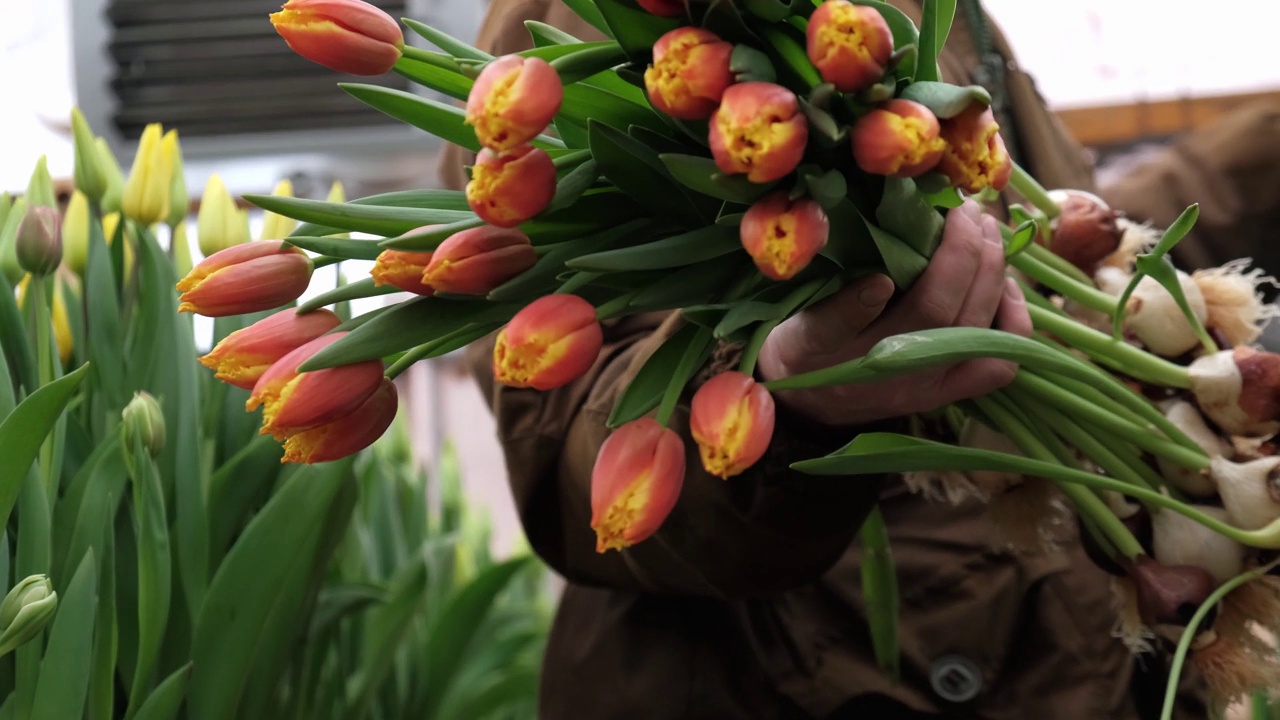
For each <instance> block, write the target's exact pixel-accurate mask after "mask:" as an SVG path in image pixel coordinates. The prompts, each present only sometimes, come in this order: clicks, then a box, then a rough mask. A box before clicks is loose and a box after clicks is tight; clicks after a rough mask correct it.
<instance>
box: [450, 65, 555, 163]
mask: <svg viewBox="0 0 1280 720" xmlns="http://www.w3.org/2000/svg"><path fill="white" fill-rule="evenodd" d="M563 99H564V86H563V85H562V84H561V83H560V76H559V75H558V74H556V71H555V68H553V67H551V65H550V64H549V63H548V62H547V61H546V60H543V59H541V58H536V57H531V58H525V57H521V56H519V55H504V56H502V57H500V58H498V59H497V60H494V61H493V62H491V63H489V64H488V65H486V66H485V68H484V70H482V71H481V72H480V76H479V77H477V78H476V82H475V85H473V86H472V87H471V94H470V95H469V96H467V116H466V117H467V124H468V125H471V126H472V127H473V128H475V131H476V138H477V139H479V140H480V144H481V145H484V146H485V147H487V148H490V149H493V150H510V149H512V148H514V147H517V146H519V145H523V144H525V143H527V142H529V141H530V140H532V139H534V138H535V137H537V136H538V134H539V133H541V132H542V131H543V130H544V129H546V127H547V124H548V123H550V122H551V119H552V118H554V117H555V116H556V113H558V112H560V102H561V101H562V100H563Z"/></svg>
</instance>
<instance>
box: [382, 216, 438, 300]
mask: <svg viewBox="0 0 1280 720" xmlns="http://www.w3.org/2000/svg"><path fill="white" fill-rule="evenodd" d="M414 232H417V231H416V230H415V231H414ZM430 263H431V253H429V252H410V251H405V250H383V251H382V252H381V253H379V254H378V259H377V261H376V262H375V263H374V265H373V269H372V270H370V271H369V275H370V276H372V277H373V284H374V285H377V286H382V285H390V286H392V287H397V288H400V289H401V290H404V291H405V292H411V293H415V294H417V295H424V296H430V295H433V294H435V289H433V288H432V287H431V286H430V285H427V284H426V283H424V282H422V273H423V271H424V270H426V268H427V265H428V264H430Z"/></svg>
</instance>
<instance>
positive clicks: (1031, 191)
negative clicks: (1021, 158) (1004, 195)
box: [1009, 163, 1060, 220]
mask: <svg viewBox="0 0 1280 720" xmlns="http://www.w3.org/2000/svg"><path fill="white" fill-rule="evenodd" d="M1009 184H1010V185H1012V186H1013V189H1014V190H1017V191H1018V194H1019V195H1021V196H1022V197H1024V198H1026V199H1027V201H1028V202H1030V203H1031V204H1032V205H1035V206H1036V207H1037V208H1039V209H1040V212H1043V213H1044V214H1045V216H1046V217H1048V218H1049V219H1051V220H1052V219H1053V218H1056V217H1058V213H1059V212H1060V211H1059V209H1058V203H1056V202H1054V201H1053V198H1051V197H1049V193H1048V191H1047V190H1045V189H1044V186H1043V185H1041V184H1040V183H1039V182H1038V181H1036V179H1035V178H1033V177H1031V173H1029V172H1027V171H1026V170H1024V169H1022V166H1021V165H1019V164H1018V163H1014V164H1013V172H1011V173H1010V174H1009Z"/></svg>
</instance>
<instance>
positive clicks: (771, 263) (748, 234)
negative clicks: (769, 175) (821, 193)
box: [738, 190, 829, 280]
mask: <svg viewBox="0 0 1280 720" xmlns="http://www.w3.org/2000/svg"><path fill="white" fill-rule="evenodd" d="M828 231H829V223H828V222H827V214H826V213H825V212H823V210H822V206H820V205H818V203H816V202H814V201H813V200H810V199H808V198H801V199H800V200H794V201H793V200H791V199H790V198H789V197H788V195H787V191H785V190H779V191H778V192H774V193H770V194H769V195H766V196H765V197H763V198H761V199H759V200H757V201H756V202H755V204H754V205H752V206H751V208H750V209H749V210H747V213H746V215H744V216H743V218H742V224H741V225H740V226H739V227H738V233H739V236H740V237H741V239H742V246H743V247H744V248H746V250H747V254H749V255H751V259H752V260H754V261H755V263H756V267H757V268H759V269H760V272H761V273H762V274H764V275H765V276H766V277H769V278H772V279H774V280H787V279H790V278H792V277H794V276H795V275H796V273H798V272H800V271H801V270H803V269H805V268H806V267H807V266H808V265H809V263H810V261H812V260H813V257H814V256H815V255H817V254H818V253H819V252H821V251H822V248H824V247H826V245H827V235H828Z"/></svg>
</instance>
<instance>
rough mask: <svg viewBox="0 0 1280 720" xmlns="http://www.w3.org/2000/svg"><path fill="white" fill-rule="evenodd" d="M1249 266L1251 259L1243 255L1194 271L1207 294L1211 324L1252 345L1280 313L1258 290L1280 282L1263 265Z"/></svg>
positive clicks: (1231, 338)
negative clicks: (1227, 261) (1221, 264)
mask: <svg viewBox="0 0 1280 720" xmlns="http://www.w3.org/2000/svg"><path fill="white" fill-rule="evenodd" d="M1248 267H1249V259H1248V258H1240V259H1238V260H1232V261H1231V262H1229V263H1227V264H1226V265H1223V266H1221V267H1216V268H1208V269H1205V270H1197V271H1195V272H1194V273H1193V274H1192V275H1191V279H1192V280H1193V281H1195V283H1196V285H1197V286H1198V287H1199V288H1200V294H1201V295H1203V296H1204V301H1205V305H1206V307H1207V308H1208V311H1209V316H1208V324H1209V327H1212V328H1215V329H1216V330H1218V331H1219V332H1221V333H1222V335H1223V337H1225V338H1226V339H1227V341H1228V342H1230V343H1231V344H1232V345H1248V344H1250V343H1252V342H1253V341H1255V340H1257V339H1258V336H1260V335H1261V334H1262V330H1263V328H1264V327H1266V325H1267V323H1269V322H1270V321H1271V319H1272V318H1274V317H1276V316H1277V315H1280V308H1278V307H1276V306H1275V305H1269V304H1267V303H1264V302H1262V294H1261V293H1260V292H1258V288H1259V287H1260V286H1262V285H1264V284H1265V285H1271V286H1273V287H1280V284H1278V283H1277V282H1276V279H1275V278H1274V277H1271V276H1270V275H1267V274H1266V273H1265V272H1263V271H1262V269H1260V268H1254V269H1252V270H1249V269H1248Z"/></svg>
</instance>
